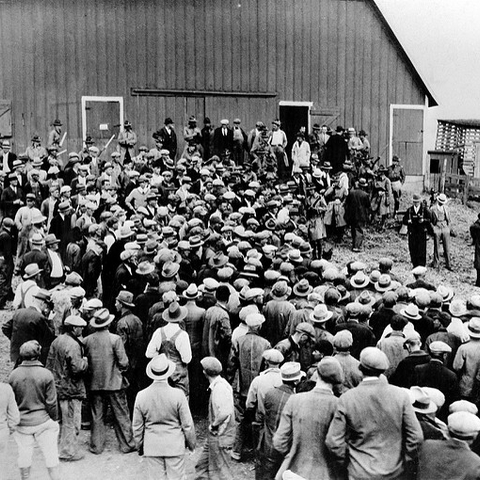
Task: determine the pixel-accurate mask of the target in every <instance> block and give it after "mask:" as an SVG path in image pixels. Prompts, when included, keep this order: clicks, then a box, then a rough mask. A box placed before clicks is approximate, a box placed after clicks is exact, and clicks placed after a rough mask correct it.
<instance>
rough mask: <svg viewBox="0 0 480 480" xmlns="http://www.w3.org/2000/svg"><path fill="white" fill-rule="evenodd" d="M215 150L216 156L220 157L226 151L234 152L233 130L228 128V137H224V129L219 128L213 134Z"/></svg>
mask: <svg viewBox="0 0 480 480" xmlns="http://www.w3.org/2000/svg"><path fill="white" fill-rule="evenodd" d="M213 149H214V153H215V155H218V156H220V155H221V154H222V153H223V152H224V151H225V150H226V149H228V150H230V151H232V150H233V130H232V129H231V128H227V135H225V136H224V135H223V133H222V127H218V128H216V129H215V131H214V132H213Z"/></svg>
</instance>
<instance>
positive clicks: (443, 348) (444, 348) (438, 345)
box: [428, 340, 452, 353]
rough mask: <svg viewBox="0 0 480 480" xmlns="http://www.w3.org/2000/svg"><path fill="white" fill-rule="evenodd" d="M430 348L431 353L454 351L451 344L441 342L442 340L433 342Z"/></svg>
mask: <svg viewBox="0 0 480 480" xmlns="http://www.w3.org/2000/svg"><path fill="white" fill-rule="evenodd" d="M428 348H429V350H430V352H431V353H450V352H451V351H452V348H451V347H450V345H447V344H446V343H445V342H441V341H440V340H437V341H435V342H432V343H431V344H430V345H429V346H428Z"/></svg>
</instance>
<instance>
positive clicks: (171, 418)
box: [133, 382, 195, 457]
mask: <svg viewBox="0 0 480 480" xmlns="http://www.w3.org/2000/svg"><path fill="white" fill-rule="evenodd" d="M140 420H143V423H144V427H145V433H144V437H143V439H144V453H145V455H147V456H154V457H163V456H176V455H183V454H184V452H185V440H187V444H188V445H189V446H190V447H193V446H194V445H195V429H194V426H193V420H192V415H191V413H190V409H189V408H188V402H187V399H186V397H185V395H184V393H183V392H182V391H181V390H180V389H178V388H172V387H171V386H170V385H168V383H167V382H154V383H152V384H151V385H150V386H149V387H148V388H146V389H145V390H142V391H140V392H139V393H138V395H137V400H136V402H135V412H134V417H133V429H134V434H135V436H136V437H137V438H140V437H141V435H142V434H143V428H142V429H141V431H140V425H141V424H142V422H141V421H140ZM142 426H143V425H142Z"/></svg>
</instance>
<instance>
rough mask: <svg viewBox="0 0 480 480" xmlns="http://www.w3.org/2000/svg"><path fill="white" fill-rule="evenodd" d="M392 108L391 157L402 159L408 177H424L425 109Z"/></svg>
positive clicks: (414, 107) (416, 106) (414, 106)
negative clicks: (395, 156)
mask: <svg viewBox="0 0 480 480" xmlns="http://www.w3.org/2000/svg"><path fill="white" fill-rule="evenodd" d="M392 107H393V108H392V116H391V118H392V125H391V127H390V128H391V146H392V151H391V156H393V155H397V156H398V157H400V158H401V159H402V163H403V167H404V169H405V173H406V174H407V175H422V174H423V115H424V107H423V106H418V105H405V106H392Z"/></svg>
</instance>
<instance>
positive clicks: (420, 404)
mask: <svg viewBox="0 0 480 480" xmlns="http://www.w3.org/2000/svg"><path fill="white" fill-rule="evenodd" d="M410 400H411V402H412V407H413V409H414V410H415V411H416V412H418V413H422V414H424V415H427V414H429V413H435V412H436V411H437V405H435V403H434V402H432V399H431V398H430V397H429V396H428V395H427V393H426V392H425V391H424V390H423V388H421V387H410Z"/></svg>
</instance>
